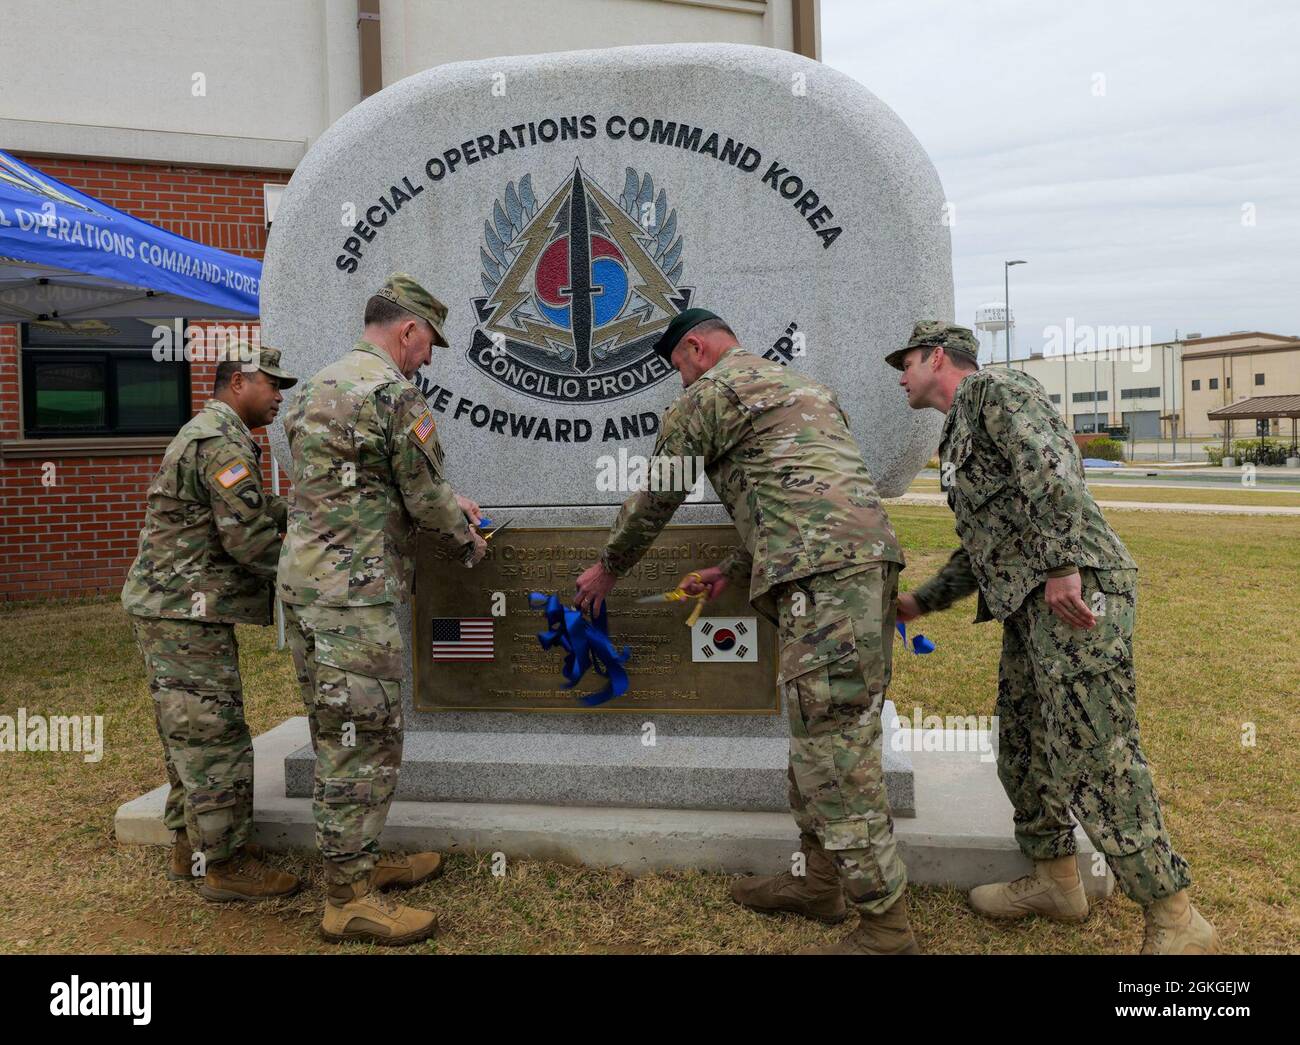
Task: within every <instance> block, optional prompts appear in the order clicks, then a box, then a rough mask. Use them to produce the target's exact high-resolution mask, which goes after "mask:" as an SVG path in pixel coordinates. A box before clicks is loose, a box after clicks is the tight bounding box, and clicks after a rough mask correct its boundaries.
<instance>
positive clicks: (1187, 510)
mask: <svg viewBox="0 0 1300 1045" xmlns="http://www.w3.org/2000/svg"><path fill="white" fill-rule="evenodd" d="M885 503H886V504H942V505H947V503H948V499H947V497H945V496H944V495H943V494H941V493H921V492H919V491H918V492H912V493H905V494H903V496H902V497H891V498H887V499H886V501H885ZM1097 503H1098V504H1099V505H1101V507H1103V508H1123V509H1127V510H1129V511H1138V512H1182V513H1184V514H1192V515H1300V507H1288V506H1286V505H1272V504H1268V505H1265V504H1259V505H1256V504H1196V503H1193V502H1188V503H1186V504H1183V503H1180V502H1177V501H1102V500H1099V501H1097Z"/></svg>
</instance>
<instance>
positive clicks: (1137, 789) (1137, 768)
mask: <svg viewBox="0 0 1300 1045" xmlns="http://www.w3.org/2000/svg"><path fill="white" fill-rule="evenodd" d="M1080 574H1081V582H1082V587H1083V591H1082V598H1083V601H1084V602H1085V603H1087V604H1088V606H1089V608H1090V609H1092V610H1093V614H1094V616H1096V618H1097V623H1096V625H1094V626H1093V627H1092V628H1091V629H1088V630H1084V629H1081V628H1075V627H1073V626H1072V625H1070V624H1067V623H1066V622H1064V621H1062V620H1061V619H1060V618H1058V617H1057V616H1056V615H1055V614H1053V613H1052V611H1051V610H1049V609H1048V608H1047V603H1046V601H1045V600H1044V598H1043V589H1042V588H1041V587H1040V588H1038V589H1036V590H1035V591H1033V592H1031V593H1030V594H1029V595H1028V596H1027V597H1026V598H1025V601H1024V602H1023V603H1022V604H1021V605H1020V607H1019V608H1018V609H1017V610H1016V611H1015V612H1014V613H1013V614H1012V615H1011V616H1010V617H1008V618H1007V619H1006V621H1004V629H1003V638H1002V663H1001V665H1000V667H999V670H998V703H997V713H998V719H999V723H998V744H999V748H998V777H999V778H1000V779H1001V781H1002V786H1003V787H1004V788H1005V789H1006V792H1007V797H1008V798H1010V799H1011V804H1012V806H1013V807H1014V810H1015V832H1016V841H1017V842H1018V843H1019V844H1020V849H1021V851H1022V852H1023V853H1024V854H1025V855H1026V856H1027V857H1029V858H1030V859H1032V860H1046V859H1051V858H1053V857H1057V856H1066V855H1069V854H1072V853H1074V852H1075V844H1074V824H1073V822H1072V821H1071V819H1070V810H1073V811H1074V815H1075V816H1076V817H1077V818H1078V821H1079V823H1080V824H1081V825H1082V827H1083V830H1084V832H1085V833H1086V834H1087V835H1088V837H1089V838H1090V839H1092V843H1093V845H1095V846H1096V847H1097V849H1098V850H1099V851H1100V852H1101V853H1103V854H1105V858H1106V862H1107V863H1108V864H1109V865H1110V869H1111V871H1112V872H1113V873H1114V875H1115V878H1116V880H1117V881H1118V882H1119V885H1120V888H1121V889H1122V890H1123V891H1124V893H1125V895H1126V896H1128V897H1129V898H1130V899H1132V900H1134V901H1136V902H1137V903H1139V904H1142V905H1146V904H1149V903H1151V902H1152V901H1153V900H1157V899H1160V898H1161V897H1164V896H1169V895H1171V894H1172V893H1175V892H1177V891H1178V890H1180V889H1183V888H1185V887H1186V886H1188V885H1190V884H1191V880H1192V879H1191V874H1190V872H1189V871H1188V867H1187V863H1186V861H1185V860H1183V858H1182V857H1181V856H1179V855H1178V853H1177V852H1175V851H1174V849H1173V846H1172V845H1171V844H1170V841H1169V834H1168V832H1167V831H1166V830H1165V824H1164V818H1163V817H1162V816H1161V813H1160V800H1159V799H1158V798H1157V797H1156V789H1155V785H1154V783H1153V782H1152V780H1151V770H1150V767H1149V766H1148V765H1147V760H1146V758H1145V757H1144V756H1143V754H1142V747H1141V744H1140V741H1139V737H1138V722H1137V686H1136V680H1135V677H1134V669H1133V623H1134V617H1135V615H1136V612H1137V582H1136V572H1135V571H1128V570H1125V571H1116V572H1114V573H1110V574H1106V575H1105V576H1106V577H1107V578H1108V579H1107V580H1106V582H1105V584H1106V586H1107V587H1108V588H1117V589H1122V590H1118V591H1105V590H1102V588H1101V587H1100V585H1099V579H1098V575H1097V574H1096V573H1095V572H1094V571H1093V570H1090V569H1083V570H1081V571H1080ZM1099 609H1100V610H1102V611H1103V613H1098V610H1099Z"/></svg>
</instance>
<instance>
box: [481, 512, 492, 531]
mask: <svg viewBox="0 0 1300 1045" xmlns="http://www.w3.org/2000/svg"><path fill="white" fill-rule="evenodd" d="M491 525H492V520H491V519H489V518H488V517H487V516H486V515H480V516H479V517H478V528H479V529H480V530H481V529H483V527H485V526H491Z"/></svg>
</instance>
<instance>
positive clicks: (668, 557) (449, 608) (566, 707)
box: [412, 510, 779, 715]
mask: <svg viewBox="0 0 1300 1045" xmlns="http://www.w3.org/2000/svg"><path fill="white" fill-rule="evenodd" d="M493 514H494V515H499V516H501V517H502V518H505V517H506V516H508V515H509V513H508V512H506V511H500V510H499V511H497V512H494V513H493ZM608 535H609V531H608V530H607V529H605V528H598V527H554V528H533V529H529V528H522V527H521V528H516V527H514V526H511V527H509V528H508V529H505V530H503V531H502V532H501V535H500V536H499V537H496V538H494V539H493V540H492V541H491V542H490V543H489V544H488V552H487V555H486V556H485V557H484V559H483V561H482V562H480V563H479V564H478V565H477V566H475V567H474V568H473V569H471V570H467V569H465V568H464V567H463V566H461V565H460V564H459V563H452V562H448V561H447V557H446V553H445V551H443V550H442V549H441V547H440V545H439V543H438V542H437V540H436V539H432V538H423V539H422V540H421V544H420V552H419V567H418V574H417V577H416V584H415V615H414V622H413V627H412V632H413V634H412V642H413V644H414V646H415V707H416V710H418V711H565V712H572V711H584V712H592V713H595V714H617V713H619V712H634V713H636V714H638V715H644V714H646V713H648V712H670V713H673V714H715V715H716V714H737V715H745V714H748V715H774V714H776V713H777V711H778V709H779V703H778V700H777V693H776V664H777V650H776V642H777V639H776V629H775V628H774V627H773V626H772V624H771V623H769V622H768V621H767V620H766V619H764V618H763V617H762V616H760V615H759V614H758V613H757V612H756V611H755V610H754V609H752V608H751V607H750V605H749V599H748V595H749V589H748V585H747V584H734V583H733V584H731V585H729V586H728V587H727V590H726V591H725V592H723V593H722V595H721V596H719V597H718V598H717V599H716V600H714V601H713V602H710V603H706V604H705V606H704V610H703V613H702V614H701V616H700V619H699V621H698V622H697V624H696V625H695V627H694V628H690V627H687V626H686V618H687V616H688V614H689V613H690V607H691V606H692V605H693V603H681V602H665V603H663V604H662V605H646V606H642V605H639V604H637V603H636V601H635V600H636V599H637V598H639V597H641V596H643V595H652V594H654V593H656V592H663V591H668V590H670V589H672V588H675V587H676V586H677V581H678V580H679V579H680V578H681V577H682V575H683V574H686V573H689V572H690V571H691V570H698V569H702V568H704V567H707V566H714V565H716V564H717V563H718V562H720V561H721V560H722V559H723V558H725V557H726V556H727V555H728V554H729V553H730V552H731V550H732V549H733V548H735V547H736V546H737V544H738V543H739V536H738V535H737V533H736V531H735V529H734V528H733V527H731V526H670V527H667V528H666V529H665V530H664V532H663V533H661V534H660V535H659V537H658V539H657V540H656V541H655V543H654V544H653V545H651V546H650V550H649V551H648V552H647V553H646V555H645V557H644V558H643V559H642V560H641V561H640V562H639V563H637V565H636V567H635V568H634V569H633V570H632V572H631V573H629V574H628V575H627V576H626V577H624V578H623V579H622V580H620V581H619V582H618V585H617V587H615V588H614V591H613V593H612V594H611V598H610V600H609V634H610V639H611V641H612V642H613V643H614V645H615V647H617V648H618V649H622V648H623V647H625V646H626V647H628V648H629V649H630V650H631V651H632V656H631V658H630V659H629V660H628V662H627V673H628V679H629V684H630V685H629V689H628V692H627V693H625V694H624V695H623V696H621V697H615V698H614V699H613V700H610V701H608V702H607V703H605V704H602V705H600V706H598V707H594V708H588V707H585V706H584V705H582V704H581V703H579V701H578V696H579V694H581V693H595V692H597V691H598V690H600V689H602V688H603V687H604V685H605V679H604V678H602V677H601V676H599V675H597V674H596V673H595V672H594V671H588V672H587V674H586V676H584V678H583V680H582V681H581V682H580V683H578V685H577V686H575V687H574V688H573V689H571V690H566V689H564V688H563V682H564V676H563V675H562V674H561V667H562V665H563V664H564V658H565V653H564V650H563V649H562V648H561V647H559V646H558V645H556V646H553V647H552V648H551V649H549V650H544V649H542V647H541V644H540V643H539V642H538V641H537V634H538V632H540V631H545V630H546V620H545V618H544V617H543V616H542V613H541V610H540V609H535V608H533V607H532V606H530V605H529V603H528V593H529V592H533V591H538V592H541V593H543V594H545V595H552V594H555V595H558V596H559V597H560V599H561V601H563V602H565V603H566V604H568V603H569V600H571V599H572V597H573V591H574V584H575V582H576V581H577V578H578V575H579V574H580V573H582V571H583V570H585V569H586V568H587V567H588V566H589V565H591V563H593V562H595V561H596V557H597V556H598V555H599V554H600V551H601V549H602V548H603V547H604V546H605V539H606V537H607V536H608ZM497 592H500V593H502V594H503V595H504V614H503V615H501V616H494V615H493V610H494V606H495V608H496V609H498V610H499V609H500V608H501V603H502V600H501V599H499V598H494V595H495V593H497Z"/></svg>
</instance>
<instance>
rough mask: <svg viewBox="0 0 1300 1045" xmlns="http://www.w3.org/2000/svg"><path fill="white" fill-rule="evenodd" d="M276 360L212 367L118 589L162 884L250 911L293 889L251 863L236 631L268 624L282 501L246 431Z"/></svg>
mask: <svg viewBox="0 0 1300 1045" xmlns="http://www.w3.org/2000/svg"><path fill="white" fill-rule="evenodd" d="M279 364H280V353H279V352H278V351H276V350H275V349H271V348H266V347H262V348H261V349H260V350H259V349H255V348H252V347H251V346H249V345H247V344H243V343H238V344H235V345H233V346H231V350H230V352H229V354H228V357H227V359H226V360H225V361H224V362H222V363H221V364H220V365H219V366H218V368H217V378H216V388H215V390H214V392H213V398H212V399H210V400H208V402H207V403H206V404H204V406H203V409H202V410H200V411H199V412H198V413H197V414H196V415H195V416H194V417H193V418H192V419H191V420H190V421H189V422H188V423H187V424H186V425H185V426H184V427H183V428H181V430H180V431H179V432H178V433H177V434H176V437H175V438H174V439H173V440H172V441H171V444H170V445H169V446H168V447H167V452H166V453H165V454H164V455H163V461H162V466H161V467H160V468H159V469H158V474H157V475H156V476H155V477H154V480H153V482H152V483H151V484H150V486H149V493H148V508H147V509H146V512H145V522H144V528H143V529H142V530H141V531H140V544H139V551H138V553H137V554H136V557H135V562H133V563H132V564H131V569H130V571H129V572H128V574H127V578H126V584H125V585H124V586H123V588H122V605H123V606H124V607H125V608H126V610H127V612H128V613H129V614H131V622H132V626H133V628H134V630H135V638H136V642H137V644H138V645H139V647H140V652H141V654H142V655H143V656H144V662H145V668H146V670H147V672H148V675H149V689H150V692H151V693H152V695H153V702H154V719H155V722H156V724H157V727H158V735H159V737H160V738H161V739H162V743H163V762H164V764H165V765H166V767H167V779H168V781H169V783H170V784H171V789H170V791H169V792H168V794H167V802H166V806H165V809H164V813H163V822H164V823H165V824H166V825H167V827H169V828H171V829H172V830H173V831H174V832H176V834H175V839H176V841H175V844H174V845H173V848H172V854H171V861H170V864H169V869H168V877H169V878H171V879H173V880H189V879H191V878H192V877H193V878H197V877H202V878H203V883H202V885H200V887H199V890H200V892H201V893H202V894H203V895H204V896H205V897H207V898H208V899H211V900H259V899H265V898H268V897H273V896H284V895H288V894H290V893H292V892H294V891H296V890H297V888H298V879H297V878H295V877H294V876H293V875H289V874H285V873H283V872H281V871H276V870H274V869H272V868H270V867H268V866H267V865H266V864H264V863H262V862H261V860H259V859H258V856H259V855H260V853H259V852H258V851H257V850H256V848H255V847H250V846H249V845H248V844H247V843H248V836H249V834H250V833H251V831H252V826H253V743H252V740H251V739H250V738H249V735H248V727H247V725H246V724H245V722H244V697H243V689H242V685H241V682H240V678H239V645H238V643H237V642H236V640H235V625H236V624H260V625H266V624H270V623H271V598H272V596H271V582H272V580H273V579H274V577H275V568H276V562H277V560H278V559H279V555H280V534H281V532H282V531H283V529H284V524H285V506H284V501H283V500H282V499H281V498H279V497H273V496H268V495H267V494H265V493H264V492H263V490H262V479H261V475H262V473H261V468H260V465H259V460H260V458H261V448H260V447H259V446H258V445H257V443H256V442H254V441H253V435H252V429H254V428H260V427H261V426H263V425H265V424H268V423H269V422H270V421H271V420H272V419H273V418H274V417H275V414H276V411H277V410H278V409H279V403H280V399H281V396H280V389H282V388H288V387H289V386H290V385H292V384H294V378H292V377H290V376H289V375H288V374H287V373H285V372H284V371H283V370H281V369H280V365H279Z"/></svg>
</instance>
